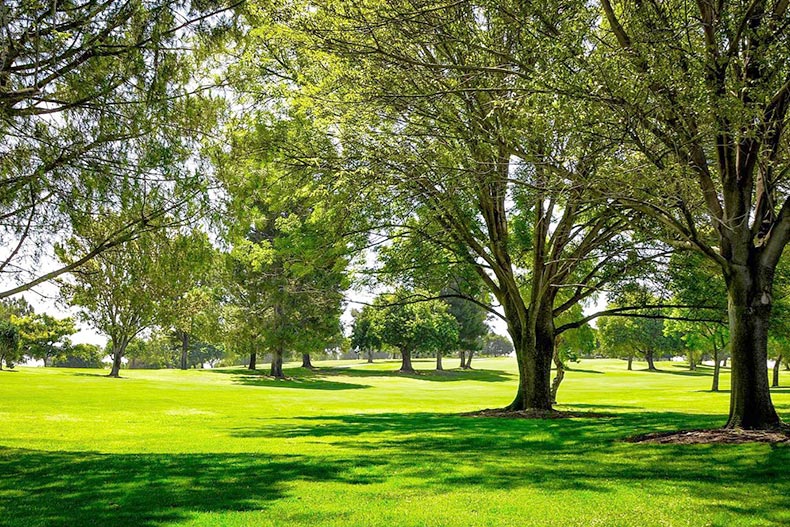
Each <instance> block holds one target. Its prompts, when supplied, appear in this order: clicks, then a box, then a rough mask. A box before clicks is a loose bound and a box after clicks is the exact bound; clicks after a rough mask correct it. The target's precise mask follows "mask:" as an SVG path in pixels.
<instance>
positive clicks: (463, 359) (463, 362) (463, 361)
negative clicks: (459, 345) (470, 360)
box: [458, 350, 466, 370]
mask: <svg viewBox="0 0 790 527" xmlns="http://www.w3.org/2000/svg"><path fill="white" fill-rule="evenodd" d="M458 355H459V356H460V357H461V366H459V367H460V368H461V369H462V370H465V369H466V351H464V350H460V351H459V352H458Z"/></svg>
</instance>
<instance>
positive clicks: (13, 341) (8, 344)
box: [0, 318, 19, 370]
mask: <svg viewBox="0 0 790 527" xmlns="http://www.w3.org/2000/svg"><path fill="white" fill-rule="evenodd" d="M18 354H19V328H17V327H16V325H14V324H13V323H12V322H11V321H10V320H7V319H2V318H0V370H2V369H3V362H5V364H6V366H8V367H9V368H13V367H14V361H16V360H17V358H18Z"/></svg>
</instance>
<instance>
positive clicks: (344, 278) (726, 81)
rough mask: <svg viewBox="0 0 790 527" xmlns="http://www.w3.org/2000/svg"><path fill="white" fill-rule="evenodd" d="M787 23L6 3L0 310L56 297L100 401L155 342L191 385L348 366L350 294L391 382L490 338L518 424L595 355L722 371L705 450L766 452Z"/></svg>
mask: <svg viewBox="0 0 790 527" xmlns="http://www.w3.org/2000/svg"><path fill="white" fill-rule="evenodd" d="M788 23H790V13H788V3H787V2H785V1H768V0H766V1H755V2H748V3H744V2H710V1H708V0H701V1H695V2H691V1H690V0H673V1H671V2H660V3H656V2H652V3H651V2H648V3H644V2H637V3H629V2H616V1H613V0H602V1H601V2H594V3H589V2H584V1H581V0H578V1H577V0H570V1H569V0H558V1H553V0H550V1H548V2H542V3H541V4H540V5H537V4H534V3H524V2H517V1H512V2H511V1H493V0H492V1H488V0H479V1H475V2H468V1H459V2H442V1H436V0H374V1H371V2H365V3H362V4H360V3H353V2H329V1H327V2H323V1H315V0H311V1H309V2H303V1H301V0H248V1H246V2H239V3H222V2H216V3H215V2H199V3H194V4H191V3H186V4H182V3H170V2H167V1H166V0H136V1H134V2H126V3H122V4H118V3H114V2H107V3H101V2H90V1H89V2H87V3H85V4H80V5H79V6H70V5H68V4H62V5H61V4H53V6H47V5H45V4H40V3H33V2H28V1H27V0H18V1H16V2H10V3H5V4H4V5H3V7H2V11H0V27H1V28H2V31H3V35H4V36H5V38H4V39H3V40H2V44H1V45H2V46H3V48H2V50H0V51H2V53H0V57H2V59H1V60H0V127H1V129H2V133H3V138H4V141H3V147H2V148H3V150H2V156H0V174H2V186H0V206H2V218H3V222H2V225H1V227H2V229H1V230H0V242H1V243H0V245H2V247H3V248H4V250H5V251H6V256H5V257H4V258H3V261H2V262H0V273H3V274H4V275H5V276H7V277H8V278H9V279H12V280H14V282H15V284H17V285H14V286H9V287H8V288H6V290H5V291H4V292H0V297H6V298H7V297H11V296H12V295H14V294H18V293H19V292H22V291H24V290H26V289H29V288H31V287H34V286H36V285H37V284H39V283H42V282H43V281H46V280H53V279H56V280H58V284H59V287H60V294H61V299H62V301H63V302H64V303H66V304H68V305H71V306H74V307H75V308H76V309H78V311H79V315H78V316H79V317H80V318H81V319H82V320H84V321H85V322H88V323H90V324H91V325H92V326H93V327H95V328H96V329H98V330H99V331H101V332H102V333H103V334H105V335H106V336H107V337H108V338H109V342H110V351H111V356H112V368H111V375H113V376H117V375H118V374H119V371H120V368H121V365H122V362H123V361H122V359H123V358H124V356H128V357H131V356H132V354H133V350H135V349H137V347H139V346H140V345H141V344H139V343H140V342H142V340H141V336H145V339H147V340H145V342H147V344H146V345H145V346H148V349H149V350H153V349H155V348H156V346H157V345H156V344H155V342H156V341H157V339H158V338H159V337H158V336H155V335H159V334H160V333H161V334H164V335H167V336H168V337H167V338H168V339H169V338H170V336H171V335H172V338H174V339H175V341H176V342H177V343H178V349H179V350H180V351H179V353H178V364H179V366H180V367H182V368H186V367H187V366H188V364H189V361H190V359H189V357H190V354H192V356H197V355H199V354H200V353H203V352H202V351H201V352H198V351H197V349H198V348H199V347H200V346H201V345H202V344H205V346H214V347H215V348H216V349H222V350H223V353H226V354H233V355H235V356H247V357H249V362H248V365H249V367H250V368H255V367H256V363H257V360H258V354H262V353H266V354H267V355H269V356H270V357H271V374H272V375H274V376H275V377H282V376H283V371H282V363H283V360H284V357H285V356H286V354H289V353H294V354H297V355H301V356H302V359H303V364H304V365H305V366H307V367H309V366H310V365H311V361H310V354H311V353H316V352H319V350H324V349H328V348H342V347H343V344H342V342H343V336H342V331H341V326H340V316H341V313H342V311H343V305H344V297H345V295H346V294H347V291H348V290H349V288H351V287H352V286H353V287H357V288H364V287H369V288H370V289H371V290H375V291H384V292H383V293H381V294H379V295H378V296H376V298H375V300H374V301H373V302H371V306H366V307H364V308H363V309H361V310H360V311H359V312H358V314H357V317H356V320H355V324H354V328H353V334H352V342H353V343H354V346H355V347H356V349H358V350H360V351H361V352H362V353H367V354H368V355H370V353H372V352H373V351H372V350H385V349H397V350H398V352H399V353H400V355H401V358H402V364H401V371H403V372H410V371H412V370H413V366H412V364H411V357H412V356H419V355H422V354H432V355H434V356H436V358H437V368H442V367H443V365H442V362H441V358H442V356H444V355H446V354H448V353H450V352H451V351H459V350H460V351H463V353H464V358H463V361H462V362H463V366H462V367H465V366H468V363H469V361H470V360H471V359H470V357H471V356H472V355H473V354H474V353H476V352H479V350H480V338H481V336H482V335H483V334H485V331H484V330H483V329H482V328H483V327H484V326H485V323H484V322H485V318H486V316H491V317H498V318H500V319H501V320H502V322H503V323H504V324H505V325H506V327H507V331H508V334H509V337H510V341H511V343H512V345H513V348H514V354H515V357H516V360H517V363H518V373H519V382H518V388H517V389H516V393H515V395H514V399H513V401H512V403H511V404H510V405H509V406H508V408H509V409H510V410H514V411H521V410H536V411H540V412H546V411H551V408H552V405H553V404H554V402H555V401H556V394H557V389H558V387H559V383H560V382H561V381H562V378H563V376H564V372H565V370H566V369H567V366H568V363H569V362H572V361H573V360H574V357H576V356H577V355H578V354H580V353H584V352H585V351H584V350H587V349H589V347H590V346H591V345H592V344H591V343H594V342H595V336H594V334H595V333H596V331H597V335H598V336H597V340H598V342H600V343H601V344H600V352H601V353H604V352H605V353H606V354H609V355H613V356H622V357H624V358H626V359H627V360H629V363H630V360H631V359H632V358H633V357H635V356H638V357H640V358H644V359H645V360H646V361H647V363H648V367H649V368H653V361H654V360H655V357H657V356H658V357H661V356H666V355H669V354H673V355H677V354H680V355H685V356H687V357H688V360H689V363H690V365H691V367H694V365H695V364H697V363H698V362H700V361H701V360H702V358H703V355H705V357H706V358H709V359H710V360H712V361H713V363H714V365H715V373H716V375H714V383H716V384H717V379H718V371H719V364H720V363H721V361H722V360H723V359H724V358H725V357H728V358H729V361H730V368H731V392H730V403H731V404H730V411H729V417H728V422H727V425H728V426H730V427H745V428H771V427H775V426H778V425H779V423H780V421H779V418H778V416H777V414H776V411H775V409H774V407H773V404H772V402H771V395H770V391H769V381H768V371H767V359H768V358H769V354H770V355H771V356H772V357H774V358H776V360H775V363H776V364H777V367H776V369H775V372H777V374H778V368H779V366H778V365H779V364H781V362H782V360H783V358H784V360H785V361H786V352H784V351H783V350H784V347H785V341H786V338H787V337H786V335H788V333H787V326H786V325H787V320H788V316H787V311H786V308H785V303H786V297H787V294H786V290H787V283H788V282H787V276H786V275H787V272H788V266H787V262H786V260H787V257H786V256H783V254H784V248H785V246H786V245H787V243H788V241H790V200H788V199H787V180H788V177H790V169H789V168H788V167H790V164H788V163H789V162H790V141H788V135H787V133H786V124H787V120H788V108H789V107H790V82H788V79H790V61H788V59H787V57H788V56H790V41H788V38H787V32H786V31H785V29H786V27H787V25H788ZM64 50H65V51H64ZM42 264H46V265H44V267H42ZM47 266H49V267H47ZM45 267H46V268H47V269H50V268H51V270H42V269H44V268H45ZM604 295H605V297H604ZM604 298H605V299H606V301H607V302H608V305H607V306H605V307H604V308H601V309H600V310H598V311H595V312H593V311H594V308H593V306H595V305H597V304H598V303H600V301H601V300H602V299H604ZM9 305H10V304H9ZM17 316H18V315H13V317H17ZM19 316H21V315H19ZM30 316H33V315H30ZM42 316H43V315H41V316H39V317H42ZM481 317H482V318H481ZM22 318H24V317H22ZM595 319H599V320H598V322H597V325H598V329H597V330H596V331H594V330H593V328H592V327H591V326H590V323H591V322H592V321H593V320H595ZM4 320H5V319H4ZM8 320H9V321H11V322H8V323H6V322H4V324H5V325H4V326H3V330H2V334H3V335H4V337H3V338H4V339H5V340H4V342H5V344H4V345H3V346H4V349H7V350H18V349H19V347H18V342H19V341H21V340H22V339H23V337H22V334H23V333H24V332H23V331H22V329H21V326H20V325H18V324H16V323H15V322H13V320H15V319H13V318H9V319H8ZM473 320H474V321H476V322H472V321H473ZM31 324H32V322H31ZM48 324H50V325H53V326H54V325H56V324H55V322H48ZM14 328H17V330H18V331H16V332H15V330H14ZM67 329H68V328H67V327H64V328H62V330H63V331H66V330H67ZM37 332H40V333H42V334H43V333H46V331H43V330H41V331H39V330H38V329H35V328H33V327H32V326H31V329H30V331H29V332H28V334H30V335H32V334H36V333H37ZM24 338H26V337H24ZM41 338H42V339H44V338H46V337H45V336H41ZM14 342H17V344H16V345H15V344H14ZM64 342H65V341H64ZM63 345H65V344H63ZM42 346H43V344H42ZM51 346H55V344H52V345H51ZM145 346H143V347H145ZM55 347H61V345H57V346H55ZM201 349H204V348H201ZM207 349H208V348H205V349H204V351H205V352H206V353H210V352H209V351H207ZM11 353H12V352H11V351H7V352H6V355H7V357H11ZM37 353H38V352H37ZM140 353H143V352H140ZM145 353H147V352H145ZM145 353H143V354H145ZM708 354H709V355H710V356H708ZM31 356H32V355H31ZM6 360H8V359H6ZM11 360H12V361H13V359H11ZM140 361H143V359H140ZM552 367H554V369H555V370H556V372H557V373H556V375H555V377H554V379H552V377H551V370H552ZM717 388H718V386H717V385H716V386H715V389H717Z"/></svg>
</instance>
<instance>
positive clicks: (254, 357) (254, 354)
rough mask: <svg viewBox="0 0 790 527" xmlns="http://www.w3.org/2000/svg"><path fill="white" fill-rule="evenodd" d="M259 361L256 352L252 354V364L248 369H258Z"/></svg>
mask: <svg viewBox="0 0 790 527" xmlns="http://www.w3.org/2000/svg"><path fill="white" fill-rule="evenodd" d="M257 360H258V354H257V353H255V352H254V351H253V352H252V353H250V363H249V365H248V366H247V369H248V370H254V369H256V367H257V365H256V363H257Z"/></svg>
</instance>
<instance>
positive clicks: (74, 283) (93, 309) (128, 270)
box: [60, 217, 183, 377]
mask: <svg viewBox="0 0 790 527" xmlns="http://www.w3.org/2000/svg"><path fill="white" fill-rule="evenodd" d="M117 220H118V218H117V217H110V218H106V221H107V222H113V221H117ZM105 228H106V226H103V225H97V226H95V229H90V230H88V231H87V232H85V233H82V234H81V235H80V236H75V237H73V238H71V239H70V240H69V242H68V243H67V244H66V245H64V247H63V248H62V250H61V254H60V256H61V259H63V260H64V261H69V255H71V254H79V253H81V252H82V251H83V250H84V248H85V247H86V246H89V245H91V244H92V243H93V241H92V240H93V237H94V236H95V235H97V233H98V235H101V234H100V233H101V232H103V230H104V229H105ZM182 243H183V242H182V235H181V234H179V233H177V232H175V233H172V232H171V233H166V232H164V231H157V232H152V233H147V234H146V235H144V236H140V237H139V238H137V239H135V240H133V241H129V242H127V243H126V244H125V245H124V247H123V248H114V249H111V250H107V251H104V252H103V253H101V254H99V255H97V256H96V257H95V258H93V259H92V260H91V261H89V262H87V263H86V264H84V265H83V266H82V267H81V268H80V270H79V271H76V272H74V273H73V275H72V277H73V279H72V280H71V281H69V282H67V283H65V284H64V285H63V286H62V287H61V295H62V296H63V298H64V299H65V300H66V301H67V302H69V303H70V304H72V305H75V306H78V307H79V308H80V317H81V318H82V319H83V320H84V321H86V322H88V323H89V324H91V325H92V326H93V327H95V328H96V329H98V330H99V331H101V332H102V333H104V334H105V335H107V336H108V337H109V338H110V343H111V346H112V349H111V356H112V367H111V369H110V373H109V376H110V377H119V376H120V369H121V364H122V360H121V359H122V358H123V356H124V354H125V353H126V349H127V347H128V346H129V343H130V342H132V340H133V339H134V338H135V337H136V336H138V335H139V334H140V333H141V332H142V331H144V330H146V329H148V328H151V327H153V326H154V325H155V324H156V321H157V314H158V311H157V308H158V302H159V299H160V298H166V297H167V296H168V295H169V286H170V277H169V276H168V273H167V271H168V270H169V269H171V268H172V267H173V266H172V265H171V264H170V261H172V260H174V259H179V258H180V257H181V255H180V254H179V248H180V247H181V244H182Z"/></svg>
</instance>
